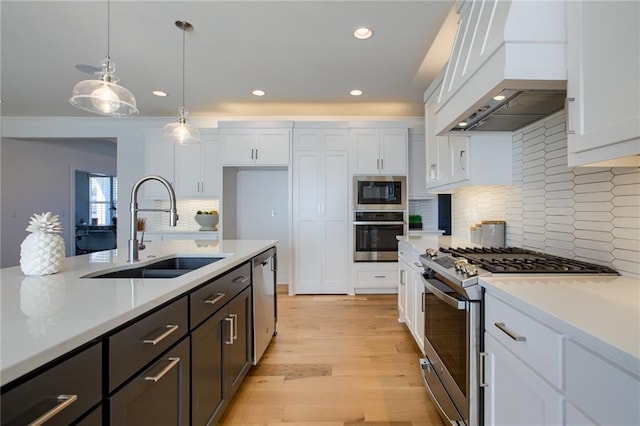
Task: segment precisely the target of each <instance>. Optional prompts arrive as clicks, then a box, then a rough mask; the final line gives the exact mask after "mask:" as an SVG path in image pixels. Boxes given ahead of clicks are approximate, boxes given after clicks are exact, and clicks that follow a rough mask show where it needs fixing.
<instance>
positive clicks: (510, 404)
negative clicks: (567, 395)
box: [484, 333, 564, 426]
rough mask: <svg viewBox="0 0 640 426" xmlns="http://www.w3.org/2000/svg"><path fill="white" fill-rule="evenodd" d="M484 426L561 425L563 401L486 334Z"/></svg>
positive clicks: (556, 392) (523, 364) (559, 395)
mask: <svg viewBox="0 0 640 426" xmlns="http://www.w3.org/2000/svg"><path fill="white" fill-rule="evenodd" d="M484 346H485V354H486V355H485V359H484V363H485V364H484V365H485V367H484V368H485V370H484V383H485V384H486V385H487V386H486V387H485V388H484V424H485V425H487V426H494V425H540V426H542V425H561V424H563V400H564V398H563V397H562V395H561V394H560V392H558V391H557V390H556V389H554V388H553V387H551V386H550V385H549V384H548V383H546V382H545V381H544V380H542V378H541V377H540V376H538V375H537V374H536V373H535V372H534V371H533V370H532V369H531V368H529V367H528V366H527V365H526V364H525V363H524V362H522V361H521V360H520V359H518V358H517V357H516V356H515V355H514V354H513V353H512V352H511V351H509V350H508V349H506V348H505V347H504V346H503V345H502V344H501V343H499V342H498V341H497V340H496V339H495V338H494V337H493V336H492V335H491V334H488V333H485V341H484Z"/></svg>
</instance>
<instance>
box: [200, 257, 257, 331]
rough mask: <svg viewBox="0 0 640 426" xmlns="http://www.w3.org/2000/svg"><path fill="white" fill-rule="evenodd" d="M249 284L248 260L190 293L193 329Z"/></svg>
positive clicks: (249, 270) (249, 269)
mask: <svg viewBox="0 0 640 426" xmlns="http://www.w3.org/2000/svg"><path fill="white" fill-rule="evenodd" d="M249 284H251V264H250V263H248V262H247V263H245V264H244V265H242V266H240V267H239V268H237V269H234V270H233V271H231V272H228V273H226V274H225V275H223V276H221V277H218V278H216V279H214V280H213V281H212V282H210V283H208V284H206V285H205V286H204V287H202V288H200V289H198V290H196V291H194V292H192V293H191V294H190V295H189V298H190V302H191V312H190V315H191V318H190V319H191V329H194V328H195V327H197V326H198V325H199V324H200V323H201V322H202V321H204V320H205V319H207V318H208V317H209V316H210V315H212V314H213V313H214V312H216V311H217V310H218V309H220V308H221V307H223V306H224V305H225V304H226V303H227V302H228V301H230V300H231V299H233V297H234V296H236V295H237V294H239V293H240V292H241V291H242V290H244V289H245V288H246V287H247V286H248V285H249Z"/></svg>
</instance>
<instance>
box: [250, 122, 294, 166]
mask: <svg viewBox="0 0 640 426" xmlns="http://www.w3.org/2000/svg"><path fill="white" fill-rule="evenodd" d="M290 139H291V131H290V130H261V131H259V132H258V133H257V135H256V146H255V148H256V151H255V160H256V164H260V165H271V166H287V165H288V164H289V145H290V143H289V141H290Z"/></svg>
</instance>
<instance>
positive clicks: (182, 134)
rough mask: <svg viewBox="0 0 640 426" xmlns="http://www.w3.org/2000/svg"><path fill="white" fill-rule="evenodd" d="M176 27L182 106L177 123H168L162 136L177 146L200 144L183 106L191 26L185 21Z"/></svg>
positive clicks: (187, 112)
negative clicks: (178, 31) (187, 35)
mask: <svg viewBox="0 0 640 426" xmlns="http://www.w3.org/2000/svg"><path fill="white" fill-rule="evenodd" d="M175 25H176V27H178V28H179V29H181V30H182V105H181V106H180V108H178V113H179V114H180V116H179V117H178V122H177V123H169V124H167V125H166V126H164V129H163V130H164V132H163V133H164V135H165V136H169V137H171V138H173V139H174V140H175V141H176V142H177V143H179V144H185V145H186V144H194V143H199V142H200V131H199V130H198V129H197V128H196V127H194V126H192V125H191V124H189V123H187V115H188V114H189V111H187V108H186V107H185V106H184V78H185V77H184V68H185V60H184V58H185V33H186V32H187V31H193V25H191V24H190V23H188V22H187V21H176V23H175Z"/></svg>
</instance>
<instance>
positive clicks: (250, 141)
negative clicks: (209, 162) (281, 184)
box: [219, 121, 293, 166]
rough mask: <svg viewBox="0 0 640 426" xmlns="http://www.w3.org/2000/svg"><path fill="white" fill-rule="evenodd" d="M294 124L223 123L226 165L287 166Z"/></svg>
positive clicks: (221, 135)
mask: <svg viewBox="0 0 640 426" xmlns="http://www.w3.org/2000/svg"><path fill="white" fill-rule="evenodd" d="M292 126H293V123H291V122H277V123H273V122H242V121H238V122H221V123H219V129H220V137H221V139H222V149H223V154H222V157H223V164H224V165H227V166H288V165H289V161H290V151H291V128H292Z"/></svg>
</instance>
